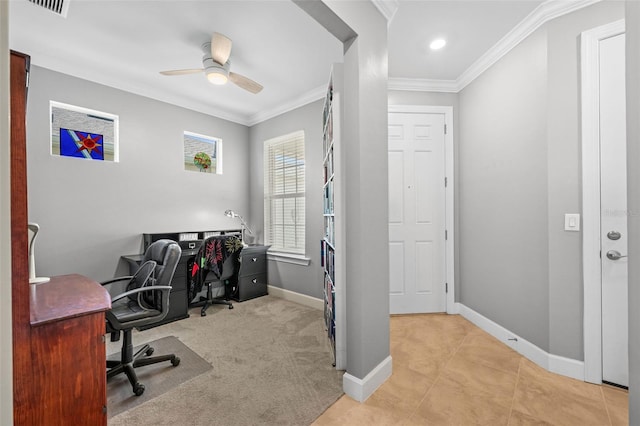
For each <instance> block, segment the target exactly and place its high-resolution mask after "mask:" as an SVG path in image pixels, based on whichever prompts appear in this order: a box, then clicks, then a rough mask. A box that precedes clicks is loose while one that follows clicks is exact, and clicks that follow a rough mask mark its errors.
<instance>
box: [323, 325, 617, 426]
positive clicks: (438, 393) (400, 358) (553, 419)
mask: <svg viewBox="0 0 640 426" xmlns="http://www.w3.org/2000/svg"><path fill="white" fill-rule="evenodd" d="M391 356H392V358H393V375H392V376H391V378H389V380H387V382H385V383H384V384H383V385H382V386H381V387H380V388H379V389H378V390H377V391H376V392H375V393H374V394H373V395H372V396H371V397H370V398H369V399H368V400H367V401H366V402H365V403H363V404H360V403H358V402H356V401H355V400H353V399H351V398H349V397H348V396H346V395H345V396H343V397H341V398H340V399H339V400H338V401H337V402H336V403H335V404H333V405H332V406H331V407H329V409H327V411H325V412H324V413H323V414H322V415H321V416H320V417H319V418H318V419H317V420H316V421H315V422H314V423H313V425H314V426H327V425H349V426H357V425H366V426H372V425H406V426H414V425H461V426H466V425H488V426H498V425H505V426H506V425H509V426H516V425H558V426H573V425H576V426H578V425H579V426H587V425H594V426H618V425H628V420H627V419H628V415H627V412H628V397H627V393H626V392H625V391H622V390H618V389H616V388H612V387H608V386H597V385H593V384H588V383H585V382H581V381H578V380H574V379H570V378H567V377H564V376H560V375H556V374H553V373H549V372H547V371H546V370H544V369H542V368H540V367H538V366H537V365H536V364H534V363H533V362H531V361H529V360H528V359H526V358H524V357H522V356H521V355H519V354H518V353H517V352H515V351H513V350H512V349H511V348H509V347H508V346H506V345H504V344H502V343H501V342H499V341H498V340H496V339H494V338H493V337H492V336H490V335H489V334H487V333H485V332H484V331H482V330H480V329H479V328H478V327H476V326H475V325H473V324H471V323H470V322H469V321H467V320H465V319H464V318H462V317H461V316H459V315H444V314H433V315H407V316H393V317H391Z"/></svg>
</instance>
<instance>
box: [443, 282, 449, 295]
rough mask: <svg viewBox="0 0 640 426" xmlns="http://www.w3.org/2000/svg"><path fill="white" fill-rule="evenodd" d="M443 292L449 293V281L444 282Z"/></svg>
mask: <svg viewBox="0 0 640 426" xmlns="http://www.w3.org/2000/svg"><path fill="white" fill-rule="evenodd" d="M444 292H445V293H449V283H444Z"/></svg>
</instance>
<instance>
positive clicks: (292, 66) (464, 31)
mask: <svg viewBox="0 0 640 426" xmlns="http://www.w3.org/2000/svg"><path fill="white" fill-rule="evenodd" d="M397 3H398V5H399V7H398V10H397V12H396V14H395V15H394V17H393V19H392V21H391V24H390V27H389V76H390V78H411V79H425V80H450V81H453V80H456V79H458V78H459V77H460V76H461V75H462V74H463V73H464V72H465V71H466V70H467V69H468V68H469V67H470V66H471V65H472V64H473V63H474V62H475V61H477V60H478V59H479V58H480V57H482V55H483V54H484V53H485V52H487V50H489V49H490V48H491V47H492V46H494V45H495V44H496V42H498V41H499V40H500V39H501V38H502V37H503V36H505V34H507V33H508V32H509V31H510V30H511V29H512V28H513V27H514V26H516V25H517V24H518V23H519V22H520V21H522V20H523V19H524V18H525V17H526V16H527V15H528V14H529V13H530V12H532V11H533V10H534V9H535V8H536V7H537V6H539V5H540V4H541V3H542V2H541V1H530V0H501V1H481V0H446V1H431V0H413V1H411V0H399V1H398V2H397ZM9 10H10V15H9V19H10V21H9V24H10V46H11V48H12V49H14V50H18V51H21V52H24V53H27V54H29V55H30V56H31V60H32V63H33V64H34V65H38V66H42V67H45V68H49V69H52V70H55V71H59V72H63V73H65V74H70V75H73V76H77V77H80V78H84V79H88V80H92V81H95V82H98V83H102V84H106V85H109V86H112V87H116V88H120V89H123V90H126V91H129V92H133V93H137V94H140V95H144V96H148V97H151V98H154V99H158V100H162V101H165V102H170V103H173V104H176V105H180V106H183V107H186V108H190V109H194V110H197V111H201V112H204V113H207V114H211V115H215V116H218V117H221V118H226V119H229V120H232V121H235V122H238V123H242V124H246V125H251V124H254V123H257V122H260V121H262V120H264V119H266V118H270V117H272V116H274V115H277V114H278V113H281V112H284V111H286V110H288V109H290V108H293V107H295V106H299V105H303V104H305V103H307V102H309V101H312V100H315V99H319V98H320V97H321V96H322V94H323V91H324V90H323V86H324V85H325V84H326V81H327V79H328V72H329V66H330V64H331V63H333V62H341V61H342V45H341V43H340V42H339V41H338V40H337V39H335V38H334V37H333V36H332V35H330V34H329V33H328V32H327V31H326V30H325V29H324V28H322V27H321V26H320V25H319V24H318V23H316V22H315V21H314V20H313V19H312V18H310V17H309V16H308V15H307V14H306V13H305V12H303V11H302V10H301V9H300V8H299V7H298V6H296V5H295V4H294V3H293V2H291V1H290V0H268V1H267V0H260V1H248V0H226V1H222V0H216V1H213V0H200V1H191V0H158V1H152V0H127V1H117V0H71V2H70V5H69V10H68V14H67V17H66V18H62V17H60V16H57V15H55V14H53V13H52V12H49V11H47V10H45V9H43V8H40V7H38V6H34V5H32V4H30V3H29V2H27V0H11V1H10V9H9ZM214 31H216V32H220V33H223V34H225V35H227V36H228V37H229V38H231V39H232V40H233V50H232V53H231V70H232V71H234V72H237V73H240V74H242V75H245V76H247V77H249V78H251V79H253V80H255V81H257V82H259V83H260V84H262V85H263V86H264V87H265V88H264V90H263V91H262V92H260V93H259V94H257V95H253V94H251V93H249V92H246V91H244V90H242V89H240V88H239V87H237V86H234V85H231V84H228V85H226V86H213V85H211V84H209V83H208V82H207V80H206V78H205V76H204V74H193V75H184V76H175V77H165V76H162V75H160V74H159V71H162V70H170V69H181V68H201V66H202V51H201V48H200V46H201V44H202V43H203V42H205V41H208V40H209V39H210V37H211V33H212V32H214ZM435 36H443V37H445V38H446V39H447V41H448V44H447V46H446V47H445V48H444V49H442V50H441V51H437V52H433V51H430V50H429V49H428V46H427V45H428V43H429V42H430V41H431V40H432V39H433V38H434V37H435Z"/></svg>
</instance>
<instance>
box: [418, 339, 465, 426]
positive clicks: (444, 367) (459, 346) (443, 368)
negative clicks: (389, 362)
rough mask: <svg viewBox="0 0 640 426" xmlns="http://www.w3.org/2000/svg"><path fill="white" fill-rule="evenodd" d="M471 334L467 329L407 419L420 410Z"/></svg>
mask: <svg viewBox="0 0 640 426" xmlns="http://www.w3.org/2000/svg"><path fill="white" fill-rule="evenodd" d="M470 334H471V332H470V331H467V333H466V334H465V335H464V338H463V339H462V341H461V342H460V344H459V345H458V347H457V348H456V350H455V351H454V352H453V355H451V357H450V358H449V360H448V361H447V362H446V364H445V365H444V366H443V367H442V369H441V370H440V371H439V372H438V375H437V376H436V379H435V380H434V381H433V383H432V384H431V386H429V389H427V391H426V392H425V393H424V395H423V396H422V398H421V399H420V402H418V405H416V408H414V409H413V411H412V412H411V414H409V416H408V417H407V419H410V418H411V417H413V415H414V414H415V413H416V411H418V408H420V405H422V403H423V402H424V400H425V399H426V398H427V395H429V392H431V390H432V389H433V388H434V387H435V385H436V384H437V383H438V380H440V376H442V373H443V372H444V370H446V369H447V366H448V365H449V363H450V362H451V360H452V359H453V357H455V356H456V354H457V353H458V351H459V350H460V348H461V347H462V345H463V344H464V342H465V340H467V337H469V335H470Z"/></svg>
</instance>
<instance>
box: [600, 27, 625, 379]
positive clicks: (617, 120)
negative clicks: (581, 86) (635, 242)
mask: <svg viewBox="0 0 640 426" xmlns="http://www.w3.org/2000/svg"><path fill="white" fill-rule="evenodd" d="M624 49H625V36H624V34H621V35H618V36H615V37H610V38H607V39H604V40H602V41H600V185H601V192H600V202H601V214H600V221H601V227H600V229H601V234H600V241H601V261H602V265H601V266H602V380H603V381H607V382H612V383H616V384H618V385H622V386H628V384H629V351H628V324H629V322H628V305H627V298H628V291H627V283H628V278H627V258H626V257H625V256H626V254H627V185H626V182H627V176H626V128H625V126H626V118H625V74H624V73H625V54H624Z"/></svg>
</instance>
